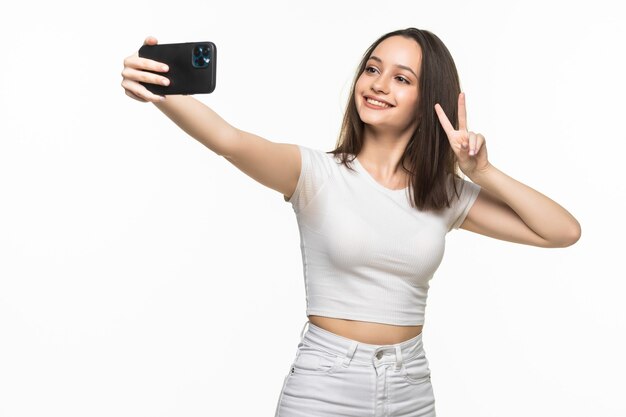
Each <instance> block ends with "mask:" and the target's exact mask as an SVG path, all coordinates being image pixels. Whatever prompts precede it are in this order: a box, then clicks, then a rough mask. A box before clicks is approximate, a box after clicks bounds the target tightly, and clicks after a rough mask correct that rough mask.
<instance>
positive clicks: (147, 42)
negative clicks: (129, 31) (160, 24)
mask: <svg viewBox="0 0 626 417" xmlns="http://www.w3.org/2000/svg"><path fill="white" fill-rule="evenodd" d="M157 43H159V41H157V38H155V37H154V36H148V37H147V38H146V39H145V40H144V41H143V44H144V45H156V44H157Z"/></svg>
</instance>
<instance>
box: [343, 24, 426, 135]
mask: <svg viewBox="0 0 626 417" xmlns="http://www.w3.org/2000/svg"><path fill="white" fill-rule="evenodd" d="M421 62H422V49H421V48H420V46H419V44H418V43H417V42H416V41H415V40H413V39H409V38H405V37H404V36H391V37H389V38H387V39H385V40H384V41H382V42H381V43H379V44H378V45H377V46H376V48H375V49H374V50H373V51H372V53H371V55H370V56H369V59H368V60H367V63H366V65H365V69H364V71H363V72H362V73H361V75H360V76H359V78H358V80H357V82H356V85H355V87H354V99H355V104H356V108H357V112H358V113H359V116H360V118H361V120H362V121H363V123H365V124H366V125H370V126H371V127H373V128H376V129H380V128H383V129H392V130H394V131H400V132H402V131H405V130H406V129H407V128H411V129H415V127H417V120H416V117H415V115H416V109H417V103H418V76H419V75H420V73H419V70H420V67H421ZM368 98H369V102H368ZM372 100H376V101H372ZM381 102H382V103H381Z"/></svg>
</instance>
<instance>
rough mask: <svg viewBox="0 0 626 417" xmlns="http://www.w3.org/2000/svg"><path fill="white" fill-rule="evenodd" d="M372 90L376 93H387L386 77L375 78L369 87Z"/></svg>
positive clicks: (387, 82)
mask: <svg viewBox="0 0 626 417" xmlns="http://www.w3.org/2000/svg"><path fill="white" fill-rule="evenodd" d="M371 88H372V90H373V91H375V92H377V93H379V92H380V93H385V94H387V93H389V81H388V80H387V78H386V77H382V76H381V77H376V79H374V80H373V81H372V86H371Z"/></svg>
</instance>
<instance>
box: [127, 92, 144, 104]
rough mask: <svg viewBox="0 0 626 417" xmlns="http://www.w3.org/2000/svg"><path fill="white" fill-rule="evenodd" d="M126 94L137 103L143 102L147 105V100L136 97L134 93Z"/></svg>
mask: <svg viewBox="0 0 626 417" xmlns="http://www.w3.org/2000/svg"><path fill="white" fill-rule="evenodd" d="M124 92H125V93H126V95H127V96H128V97H130V98H132V99H135V100H137V101H141V102H142V103H146V102H147V100H144V99H142V98H141V97H137V96H136V95H134V94H133V93H131V92H130V91H128V90H124Z"/></svg>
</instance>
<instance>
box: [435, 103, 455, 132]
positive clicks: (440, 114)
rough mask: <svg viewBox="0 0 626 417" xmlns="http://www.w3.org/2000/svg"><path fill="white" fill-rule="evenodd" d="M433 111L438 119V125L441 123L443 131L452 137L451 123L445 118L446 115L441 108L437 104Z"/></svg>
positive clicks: (452, 127) (452, 128)
mask: <svg viewBox="0 0 626 417" xmlns="http://www.w3.org/2000/svg"><path fill="white" fill-rule="evenodd" d="M435 111H436V112H437V116H438V117H439V123H441V126H443V130H444V131H445V132H446V134H447V135H448V136H450V135H452V133H453V132H454V126H452V123H450V120H448V116H446V113H445V112H444V111H443V108H441V106H440V105H439V103H437V104H435Z"/></svg>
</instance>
